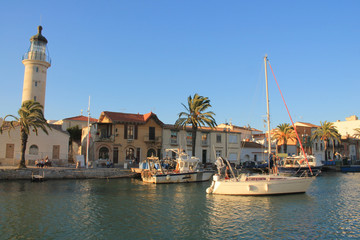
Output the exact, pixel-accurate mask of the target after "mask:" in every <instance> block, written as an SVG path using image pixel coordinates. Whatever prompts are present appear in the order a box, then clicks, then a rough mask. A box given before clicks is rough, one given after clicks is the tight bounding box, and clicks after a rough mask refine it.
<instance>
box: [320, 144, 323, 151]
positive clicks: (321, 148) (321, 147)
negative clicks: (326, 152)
mask: <svg viewBox="0 0 360 240" xmlns="http://www.w3.org/2000/svg"><path fill="white" fill-rule="evenodd" d="M322 150H323V145H322V143H320V151H322Z"/></svg>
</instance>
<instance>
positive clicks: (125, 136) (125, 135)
mask: <svg viewBox="0 0 360 240" xmlns="http://www.w3.org/2000/svg"><path fill="white" fill-rule="evenodd" d="M124 139H127V125H126V124H125V125H124Z"/></svg>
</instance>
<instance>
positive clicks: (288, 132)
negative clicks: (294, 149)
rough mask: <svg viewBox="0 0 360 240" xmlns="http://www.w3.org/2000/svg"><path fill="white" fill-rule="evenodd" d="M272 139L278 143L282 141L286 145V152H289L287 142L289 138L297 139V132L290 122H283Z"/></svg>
mask: <svg viewBox="0 0 360 240" xmlns="http://www.w3.org/2000/svg"><path fill="white" fill-rule="evenodd" d="M272 139H274V140H276V142H277V144H279V143H282V145H283V146H284V153H287V142H288V140H296V134H295V131H294V128H293V126H291V125H290V124H288V123H282V124H279V125H277V127H276V129H275V130H274V133H273V134H272Z"/></svg>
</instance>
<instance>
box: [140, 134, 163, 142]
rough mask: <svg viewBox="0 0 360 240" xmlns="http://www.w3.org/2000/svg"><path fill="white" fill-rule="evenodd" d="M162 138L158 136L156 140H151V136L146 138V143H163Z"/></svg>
mask: <svg viewBox="0 0 360 240" xmlns="http://www.w3.org/2000/svg"><path fill="white" fill-rule="evenodd" d="M161 140H162V137H161V136H157V137H155V138H150V136H149V135H145V136H144V142H152V143H161Z"/></svg>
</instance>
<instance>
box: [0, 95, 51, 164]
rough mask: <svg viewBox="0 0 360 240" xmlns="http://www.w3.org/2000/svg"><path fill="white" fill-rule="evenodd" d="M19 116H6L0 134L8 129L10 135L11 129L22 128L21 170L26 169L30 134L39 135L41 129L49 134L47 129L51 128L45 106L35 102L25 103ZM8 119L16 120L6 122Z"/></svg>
mask: <svg viewBox="0 0 360 240" xmlns="http://www.w3.org/2000/svg"><path fill="white" fill-rule="evenodd" d="M18 114H19V117H16V116H13V115H6V116H5V117H4V121H3V123H2V125H1V127H0V133H2V132H3V130H4V129H5V127H7V128H8V130H9V134H10V130H11V129H15V127H17V126H20V139H21V160H20V164H19V168H26V164H25V150H26V144H27V141H28V137H29V135H30V132H31V131H33V132H35V134H36V135H38V129H41V130H43V131H44V132H45V133H46V134H48V131H47V129H46V127H48V128H49V129H50V126H49V124H48V123H47V122H46V119H45V117H44V114H43V106H42V105H41V104H40V103H38V102H35V101H33V100H28V101H25V102H23V104H22V105H21V108H20V109H19V111H18ZM7 117H12V118H14V119H15V120H13V121H9V122H6V121H5V120H6V118H7Z"/></svg>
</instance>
